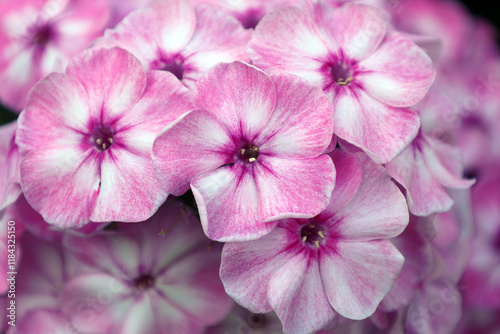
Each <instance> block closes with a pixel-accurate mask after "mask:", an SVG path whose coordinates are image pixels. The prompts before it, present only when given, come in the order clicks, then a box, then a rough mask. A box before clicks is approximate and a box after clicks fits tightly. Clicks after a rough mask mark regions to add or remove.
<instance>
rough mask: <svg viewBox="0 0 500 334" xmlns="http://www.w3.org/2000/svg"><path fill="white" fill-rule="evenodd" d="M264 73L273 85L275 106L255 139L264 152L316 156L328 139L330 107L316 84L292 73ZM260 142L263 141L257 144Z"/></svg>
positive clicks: (330, 130) (306, 156) (329, 139)
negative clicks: (275, 97) (274, 88)
mask: <svg viewBox="0 0 500 334" xmlns="http://www.w3.org/2000/svg"><path fill="white" fill-rule="evenodd" d="M268 75H269V77H270V78H271V80H272V81H273V82H274V85H275V87H276V96H277V99H276V107H275V108H274V112H273V113H272V115H271V118H270V119H269V122H268V123H267V125H266V127H265V128H264V129H263V130H262V131H261V132H260V134H259V137H258V138H257V139H256V143H257V145H258V146H259V149H260V150H261V151H262V152H266V154H273V155H278V156H281V157H283V156H294V157H297V156H299V157H301V158H311V157H316V156H318V155H319V154H321V153H323V152H324V151H325V149H326V148H327V146H328V144H329V143H330V142H331V140H332V135H333V111H332V104H331V102H330V99H329V98H328V97H327V96H326V95H325V94H324V93H323V92H322V91H321V89H320V88H318V87H315V86H313V85H311V84H309V83H308V82H307V81H305V80H304V79H301V78H299V77H297V76H295V75H292V74H286V73H279V72H272V73H269V71H268ZM260 142H263V144H259V143H260Z"/></svg>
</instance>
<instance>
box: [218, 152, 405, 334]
mask: <svg viewBox="0 0 500 334" xmlns="http://www.w3.org/2000/svg"><path fill="white" fill-rule="evenodd" d="M332 157H333V160H334V163H335V166H336V168H337V181H336V186H335V189H334V190H333V193H332V197H331V201H330V204H329V206H328V207H327V208H326V210H325V211H323V212H321V213H320V214H319V215H317V216H316V217H314V218H311V219H285V220H281V221H280V222H279V224H278V226H277V227H276V228H275V229H274V230H273V231H272V232H271V233H269V234H268V235H266V236H264V237H263V238H261V239H258V240H254V241H247V242H241V243H236V242H231V243H226V244H225V246H224V249H223V252H222V263H221V271H220V276H221V280H222V283H223V284H224V287H225V289H226V292H227V293H228V294H229V295H230V296H231V297H233V299H234V300H235V301H236V302H237V303H238V304H240V305H242V306H244V307H246V308H248V309H249V310H250V311H252V312H257V313H264V312H269V311H271V310H274V311H275V312H276V313H277V315H278V317H279V318H280V320H281V321H282V323H283V327H284V332H285V333H297V334H299V333H313V332H315V331H317V330H320V329H321V328H323V327H325V326H326V325H328V324H329V323H330V322H331V321H332V320H334V319H335V317H336V316H337V314H339V315H341V316H343V317H346V318H350V319H356V320H359V319H364V318H366V317H368V316H370V315H371V314H372V313H373V312H374V311H375V309H376V307H377V305H378V304H379V303H380V301H381V300H382V298H383V297H384V296H385V295H386V294H387V293H388V292H389V290H390V289H391V287H392V285H393V283H394V281H395V280H396V278H397V276H398V274H399V271H400V270H401V267H402V266H403V262H404V258H403V256H402V255H401V253H399V251H398V250H397V249H396V248H395V247H394V245H392V243H391V242H390V241H388V240H385V239H388V238H392V237H395V236H396V235H398V234H399V233H401V232H402V231H403V230H404V228H405V227H406V225H407V224H408V208H407V206H406V202H405V199H404V196H403V195H402V194H401V192H400V191H399V189H398V188H397V186H396V185H395V184H394V183H393V182H392V181H391V179H390V176H389V175H388V174H387V173H386V172H385V170H384V168H383V167H381V166H378V165H376V164H375V163H374V162H372V161H371V160H370V159H368V158H367V157H366V156H365V155H364V154H362V153H360V154H357V155H351V154H349V153H345V152H340V151H336V152H334V153H333V155H332Z"/></svg>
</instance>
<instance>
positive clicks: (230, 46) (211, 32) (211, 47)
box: [181, 5, 252, 88]
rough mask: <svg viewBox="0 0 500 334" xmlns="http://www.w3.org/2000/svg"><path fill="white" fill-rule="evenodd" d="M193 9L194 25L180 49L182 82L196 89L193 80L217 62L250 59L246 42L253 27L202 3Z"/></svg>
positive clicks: (250, 35) (196, 79)
mask: <svg viewBox="0 0 500 334" xmlns="http://www.w3.org/2000/svg"><path fill="white" fill-rule="evenodd" d="M195 12H196V28H195V30H194V33H193V35H192V37H191V39H190V41H189V43H188V44H187V45H186V47H185V48H184V50H182V52H181V55H182V56H183V57H184V59H185V61H184V62H183V67H184V68H186V69H187V70H186V71H185V75H184V76H183V80H182V81H183V82H184V83H185V84H186V85H187V86H188V87H190V88H195V86H196V81H198V79H199V78H200V77H201V76H202V75H203V74H204V73H206V72H208V70H209V69H210V68H211V67H213V66H214V65H216V64H217V63H222V62H224V63H227V62H231V61H233V60H243V61H250V58H248V55H247V53H246V45H247V42H248V41H249V40H250V38H251V37H252V30H245V29H244V28H243V27H242V26H241V24H240V23H239V22H238V20H236V19H235V18H233V17H232V16H230V15H229V14H227V13H226V12H225V11H222V10H218V9H216V8H214V7H211V6H203V5H202V6H197V7H196V8H195Z"/></svg>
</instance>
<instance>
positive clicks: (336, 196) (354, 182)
mask: <svg viewBox="0 0 500 334" xmlns="http://www.w3.org/2000/svg"><path fill="white" fill-rule="evenodd" d="M330 156H331V157H332V160H333V164H334V166H335V170H336V171H337V176H336V179H335V188H333V192H332V196H331V199H330V204H328V207H327V208H326V209H325V210H324V211H323V212H322V213H321V216H324V217H325V218H326V217H328V216H332V215H334V214H335V213H336V212H339V211H340V210H341V209H342V208H343V207H344V206H346V205H347V203H349V202H350V201H351V200H352V199H353V197H354V195H355V194H356V192H357V191H358V188H359V185H360V184H361V178H362V176H363V170H362V168H361V164H360V161H359V160H358V158H357V157H356V156H355V155H353V154H350V153H347V152H343V151H340V150H336V151H334V152H333V153H332V154H331V155H330Z"/></svg>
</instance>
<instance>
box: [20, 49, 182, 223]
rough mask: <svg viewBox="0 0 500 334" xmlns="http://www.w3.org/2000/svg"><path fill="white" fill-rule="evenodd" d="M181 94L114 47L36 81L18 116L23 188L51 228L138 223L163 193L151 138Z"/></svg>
mask: <svg viewBox="0 0 500 334" xmlns="http://www.w3.org/2000/svg"><path fill="white" fill-rule="evenodd" d="M186 94H187V89H186V88H185V87H184V86H183V85H182V84H180V83H179V81H178V80H177V79H176V78H175V77H174V76H173V75H172V74H171V73H168V72H159V71H152V72H149V73H148V74H146V73H145V72H144V70H143V68H142V67H141V64H140V62H139V61H138V60H137V58H135V57H134V56H132V55H131V54H130V53H128V52H126V51H125V50H123V49H120V48H112V49H104V48H102V49H98V48H95V49H90V50H86V51H84V52H82V53H81V54H79V55H78V56H76V57H74V58H73V59H72V60H71V61H70V63H69V65H68V68H67V69H66V73H65V74H58V73H52V74H50V75H48V76H47V77H45V78H44V79H42V80H41V81H40V82H39V83H38V84H37V85H36V86H35V87H34V88H33V90H32V92H31V94H30V95H29V97H28V102H27V106H26V109H25V111H23V112H22V113H21V115H20V117H19V120H18V122H19V124H18V129H17V138H16V141H17V144H18V146H19V151H20V153H21V155H22V161H21V186H22V188H23V191H24V195H25V197H26V199H27V201H28V202H29V203H30V205H31V206H32V207H33V208H34V209H35V210H36V211H38V212H39V213H40V214H41V215H42V216H43V218H44V219H45V220H46V221H47V222H48V223H50V224H55V225H57V226H58V227H61V228H70V227H80V226H82V225H84V224H86V223H88V222H89V221H93V222H109V221H142V220H145V219H147V218H148V217H150V216H151V215H152V214H153V213H154V212H155V211H156V210H157V209H158V207H159V206H160V205H161V204H162V203H163V202H164V201H165V198H166V196H167V194H166V193H165V192H164V191H163V190H162V189H161V188H160V185H159V184H158V181H157V180H156V177H155V175H154V171H153V165H152V162H151V157H150V152H151V148H152V144H153V141H154V138H155V136H156V134H157V133H158V132H159V131H160V130H161V129H162V128H163V127H165V126H166V125H167V124H170V123H171V122H172V121H173V120H175V119H176V118H177V117H178V116H179V115H181V114H182V113H184V112H185V111H186V110H190V109H191V106H190V102H189V100H188V99H187V97H186Z"/></svg>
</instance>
